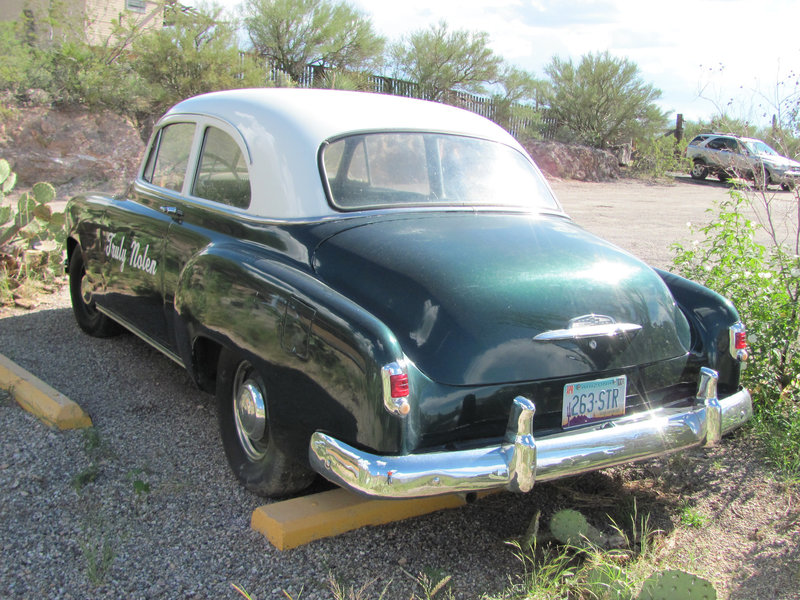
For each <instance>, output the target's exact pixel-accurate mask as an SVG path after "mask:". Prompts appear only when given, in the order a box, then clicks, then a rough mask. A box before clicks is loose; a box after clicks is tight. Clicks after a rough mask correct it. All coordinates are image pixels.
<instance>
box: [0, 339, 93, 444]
mask: <svg viewBox="0 0 800 600" xmlns="http://www.w3.org/2000/svg"><path fill="white" fill-rule="evenodd" d="M0 388H2V389H4V390H7V391H8V392H9V393H10V394H11V395H12V396H13V397H14V400H16V401H17V403H18V404H19V405H20V406H21V407H22V408H24V409H25V410H27V411H28V412H29V413H32V414H34V415H36V416H37V417H39V419H41V420H42V421H43V422H44V423H45V424H47V425H49V426H51V427H57V428H58V429H80V428H82V427H91V426H92V420H91V419H90V418H89V415H87V414H86V413H85V412H83V409H81V407H80V406H78V405H77V404H75V402H73V401H72V400H70V399H69V398H67V397H66V396H65V395H64V394H62V393H61V392H59V391H58V390H56V389H53V388H52V387H50V386H49V385H47V384H46V383H45V382H44V381H42V380H41V379H39V378H38V377H36V376H35V375H32V374H31V373H28V371H26V370H25V369H23V368H22V367H20V366H19V365H17V364H15V363H13V362H12V361H10V360H9V359H8V358H6V357H5V356H3V355H2V354H0Z"/></svg>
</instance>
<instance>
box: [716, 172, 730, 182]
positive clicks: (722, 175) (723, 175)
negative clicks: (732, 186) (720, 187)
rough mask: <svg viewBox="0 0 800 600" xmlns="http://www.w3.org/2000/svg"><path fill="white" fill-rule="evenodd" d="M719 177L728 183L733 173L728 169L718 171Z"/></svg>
mask: <svg viewBox="0 0 800 600" xmlns="http://www.w3.org/2000/svg"><path fill="white" fill-rule="evenodd" d="M717 179H719V180H720V181H721V182H722V183H728V182H729V181H730V180H731V174H730V173H728V172H727V171H720V172H719V173H717Z"/></svg>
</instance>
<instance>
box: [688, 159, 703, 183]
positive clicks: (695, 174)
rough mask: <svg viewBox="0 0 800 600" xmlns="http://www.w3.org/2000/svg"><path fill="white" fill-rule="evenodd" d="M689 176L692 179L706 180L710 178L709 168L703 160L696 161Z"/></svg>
mask: <svg viewBox="0 0 800 600" xmlns="http://www.w3.org/2000/svg"><path fill="white" fill-rule="evenodd" d="M689 174H690V175H691V176H692V179H705V178H706V177H708V167H707V166H706V164H705V163H704V162H703V161H702V160H695V161H694V163H693V164H692V170H691V171H690V173H689Z"/></svg>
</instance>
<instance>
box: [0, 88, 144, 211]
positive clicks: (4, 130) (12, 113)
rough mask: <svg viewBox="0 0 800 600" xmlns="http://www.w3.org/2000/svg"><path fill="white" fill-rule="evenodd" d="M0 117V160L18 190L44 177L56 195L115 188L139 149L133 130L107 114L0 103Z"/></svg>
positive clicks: (130, 173) (134, 164) (126, 177)
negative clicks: (13, 174) (8, 167)
mask: <svg viewBox="0 0 800 600" xmlns="http://www.w3.org/2000/svg"><path fill="white" fill-rule="evenodd" d="M0 117H1V118H2V120H0V158H5V159H6V160H8V162H9V163H10V164H11V167H12V169H13V170H14V171H15V172H16V174H17V182H18V183H17V188H18V189H19V188H25V187H28V186H30V185H33V184H34V183H36V182H37V181H47V182H50V183H52V184H53V185H54V186H55V187H56V189H57V190H58V195H59V197H60V198H61V199H63V198H66V197H69V196H71V195H73V194H75V193H78V192H80V191H81V190H86V189H88V188H91V189H104V190H108V191H120V190H121V189H122V188H124V186H125V184H126V183H127V182H128V181H130V180H131V179H132V178H133V177H134V175H135V173H136V170H137V168H138V166H139V162H140V161H141V157H142V153H143V152H144V142H142V140H141V138H140V137H139V133H138V132H137V130H136V128H135V127H134V126H133V125H132V124H131V123H129V122H128V121H127V120H126V119H124V118H123V117H120V116H119V115H115V114H113V113H109V112H89V111H86V110H79V109H55V108H52V107H50V106H46V105H29V106H19V105H14V104H9V103H7V102H3V110H2V112H0Z"/></svg>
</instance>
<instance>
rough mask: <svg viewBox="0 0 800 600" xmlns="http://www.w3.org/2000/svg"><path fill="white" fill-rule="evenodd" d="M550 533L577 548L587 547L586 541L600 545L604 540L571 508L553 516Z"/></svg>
mask: <svg viewBox="0 0 800 600" xmlns="http://www.w3.org/2000/svg"><path fill="white" fill-rule="evenodd" d="M550 533H552V534H553V537H554V538H556V539H557V540H558V541H559V542H561V543H563V544H571V545H575V546H583V545H585V544H586V540H589V541H590V542H592V543H593V544H598V543H600V541H601V539H602V534H601V533H600V532H599V531H598V530H597V529H596V528H595V527H592V526H591V525H590V524H589V522H588V521H587V520H586V517H584V516H583V515H582V514H581V513H579V512H578V511H577V510H572V509H570V508H566V509H564V510H560V511H558V512H557V513H556V514H554V515H553V517H552V518H551V519H550Z"/></svg>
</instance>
